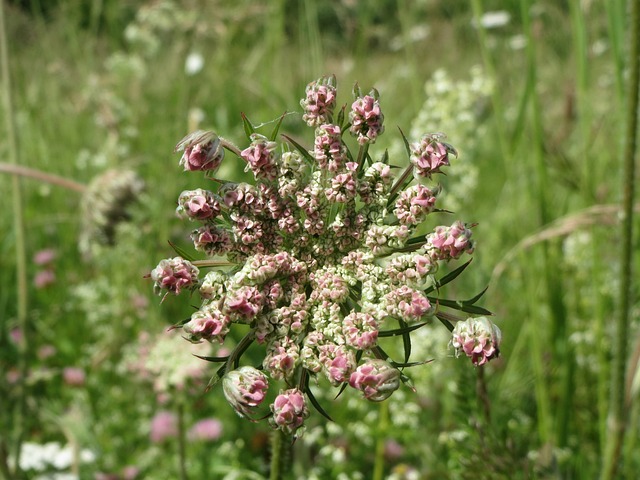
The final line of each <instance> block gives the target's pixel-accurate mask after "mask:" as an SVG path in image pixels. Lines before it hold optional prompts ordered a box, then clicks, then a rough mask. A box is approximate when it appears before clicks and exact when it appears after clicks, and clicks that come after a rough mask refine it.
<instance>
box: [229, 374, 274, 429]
mask: <svg viewBox="0 0 640 480" xmlns="http://www.w3.org/2000/svg"><path fill="white" fill-rule="evenodd" d="M268 388H269V383H268V380H267V376H266V375H265V374H264V373H262V372H260V371H259V370H257V369H255V368H254V367H249V366H245V367H240V368H238V369H236V370H232V371H231V372H229V373H227V374H226V375H225V377H224V378H223V379H222V390H223V392H224V396H225V398H226V399H227V402H229V404H230V405H231V406H232V407H233V409H234V410H235V411H236V413H237V414H238V415H240V416H241V417H245V416H249V415H250V414H251V412H252V410H253V409H254V408H255V407H257V406H258V405H260V404H261V403H262V401H263V400H264V398H265V396H266V394H267V389H268Z"/></svg>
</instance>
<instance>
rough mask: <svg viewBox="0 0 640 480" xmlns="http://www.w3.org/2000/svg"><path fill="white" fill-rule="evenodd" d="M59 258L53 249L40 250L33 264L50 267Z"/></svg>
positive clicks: (34, 257)
mask: <svg viewBox="0 0 640 480" xmlns="http://www.w3.org/2000/svg"><path fill="white" fill-rule="evenodd" d="M57 256H58V253H57V252H56V250H54V249H53V248H45V249H44V250H38V251H37V252H36V253H35V255H34V256H33V263H35V264H36V265H48V264H50V263H51V262H53V261H54V260H55V259H56V257H57Z"/></svg>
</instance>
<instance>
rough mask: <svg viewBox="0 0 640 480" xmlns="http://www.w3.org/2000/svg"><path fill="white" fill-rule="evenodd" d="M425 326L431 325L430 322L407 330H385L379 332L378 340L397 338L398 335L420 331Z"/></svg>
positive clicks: (412, 326)
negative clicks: (381, 338)
mask: <svg viewBox="0 0 640 480" xmlns="http://www.w3.org/2000/svg"><path fill="white" fill-rule="evenodd" d="M425 325H429V322H424V323H418V324H417V325H411V326H410V327H409V326H407V327H406V328H396V329H395V330H384V331H382V332H378V338H380V337H395V336H397V335H402V334H404V333H409V332H413V331H414V330H417V329H419V328H420V327H424V326H425Z"/></svg>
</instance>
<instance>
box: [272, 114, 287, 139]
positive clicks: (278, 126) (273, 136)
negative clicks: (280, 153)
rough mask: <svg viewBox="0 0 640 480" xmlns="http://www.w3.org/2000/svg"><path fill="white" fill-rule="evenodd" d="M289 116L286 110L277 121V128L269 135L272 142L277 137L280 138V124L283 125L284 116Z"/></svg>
mask: <svg viewBox="0 0 640 480" xmlns="http://www.w3.org/2000/svg"><path fill="white" fill-rule="evenodd" d="M286 116H287V112H284V113H283V114H282V116H281V117H280V119H279V120H278V123H276V126H275V128H274V129H273V132H271V135H269V140H271V141H272V142H275V140H276V138H278V132H279V131H280V125H282V121H283V120H284V117H286Z"/></svg>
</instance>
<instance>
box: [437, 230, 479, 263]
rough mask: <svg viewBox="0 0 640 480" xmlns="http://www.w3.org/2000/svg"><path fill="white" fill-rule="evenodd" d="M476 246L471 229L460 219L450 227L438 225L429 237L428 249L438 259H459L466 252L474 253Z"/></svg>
mask: <svg viewBox="0 0 640 480" xmlns="http://www.w3.org/2000/svg"><path fill="white" fill-rule="evenodd" d="M474 248H475V244H474V242H473V240H471V230H470V229H469V228H467V226H466V225H465V224H464V223H462V222H461V221H459V220H458V221H456V222H455V223H454V224H453V225H451V226H450V227H445V226H439V227H436V229H435V230H434V232H433V233H430V234H429V235H428V237H427V246H426V250H427V251H428V253H429V254H430V255H431V256H432V257H433V258H435V259H436V260H450V259H457V258H460V256H461V255H462V254H463V253H465V252H466V253H469V254H471V253H473V250H474Z"/></svg>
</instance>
